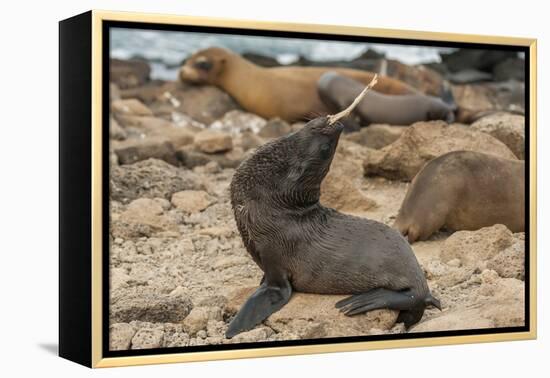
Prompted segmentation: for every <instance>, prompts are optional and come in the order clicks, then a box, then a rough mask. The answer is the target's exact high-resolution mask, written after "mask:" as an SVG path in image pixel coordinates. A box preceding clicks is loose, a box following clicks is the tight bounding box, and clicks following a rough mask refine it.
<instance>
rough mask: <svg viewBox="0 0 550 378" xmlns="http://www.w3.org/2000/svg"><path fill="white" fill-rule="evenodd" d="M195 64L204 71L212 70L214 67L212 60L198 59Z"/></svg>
mask: <svg viewBox="0 0 550 378" xmlns="http://www.w3.org/2000/svg"><path fill="white" fill-rule="evenodd" d="M193 65H194V66H195V68H198V69H199V70H203V71H210V69H211V68H212V62H209V61H208V60H198V61H196V62H195V64H193Z"/></svg>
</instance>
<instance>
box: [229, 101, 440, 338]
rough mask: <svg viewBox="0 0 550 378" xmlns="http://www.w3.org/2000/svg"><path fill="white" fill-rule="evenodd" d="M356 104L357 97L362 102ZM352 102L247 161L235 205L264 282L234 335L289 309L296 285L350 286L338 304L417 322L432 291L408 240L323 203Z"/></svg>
mask: <svg viewBox="0 0 550 378" xmlns="http://www.w3.org/2000/svg"><path fill="white" fill-rule="evenodd" d="M352 106H353V105H352ZM347 114H349V112H348V111H347V110H346V111H343V112H341V113H339V114H336V115H334V116H328V117H327V116H323V117H318V118H315V119H314V120H312V121H310V122H308V123H307V124H306V125H305V126H304V127H303V128H301V129H300V130H299V131H296V132H294V133H292V134H289V135H287V136H283V137H281V138H279V139H276V140H274V141H271V142H268V143H266V144H264V145H262V146H260V147H259V148H258V149H257V150H256V151H255V152H254V154H253V155H252V156H250V157H249V158H248V159H247V160H245V161H244V162H243V163H241V165H240V166H239V167H238V168H237V170H236V172H235V175H234V176H233V179H232V181H231V187H230V192H231V205H232V207H233V211H234V214H235V220H236V223H237V228H238V229H239V232H240V234H241V237H242V239H243V242H244V245H245V247H246V249H247V251H248V252H249V253H250V255H251V257H252V259H253V260H254V261H255V262H256V264H258V266H259V267H260V268H261V269H262V270H263V272H264V277H263V279H262V281H261V283H260V287H259V288H258V289H257V290H256V291H255V292H254V294H252V296H251V297H250V298H249V299H248V300H247V301H246V302H245V303H244V305H243V306H242V307H241V309H240V310H239V312H238V313H237V315H236V316H235V318H234V319H233V320H232V321H231V323H230V324H229V328H228V330H227V332H226V336H227V337H233V336H235V335H236V334H238V333H240V332H244V331H246V330H249V329H251V328H253V327H254V326H256V325H257V324H259V323H260V322H262V321H263V320H264V319H266V318H267V317H268V316H269V315H271V314H272V313H274V312H275V311H278V310H279V309H281V308H282V307H283V306H284V305H285V304H286V303H287V302H288V301H289V299H290V297H291V295H292V292H293V291H299V292H304V293H317V294H350V295H351V296H350V297H348V298H346V299H344V300H342V301H340V302H338V303H337V304H336V307H337V308H339V309H340V311H342V312H344V313H345V314H346V315H355V314H360V313H365V312H368V311H371V310H375V309H381V308H387V309H393V310H398V311H400V313H399V317H398V318H397V321H398V322H404V323H405V326H406V327H407V328H408V327H410V326H412V325H414V324H415V323H417V322H418V321H420V319H421V318H422V315H423V314H424V309H425V308H426V307H427V306H430V305H434V306H436V307H440V304H439V301H438V300H437V299H436V298H434V297H432V295H431V294H430V290H429V288H428V285H427V282H426V278H425V277H424V273H423V271H422V268H421V267H420V265H419V264H418V261H417V260H416V257H415V255H414V252H413V251H412V249H411V247H410V245H409V244H408V243H407V241H406V240H405V239H404V238H403V237H402V236H401V235H400V234H399V233H398V232H397V231H396V230H393V229H392V228H390V227H388V226H386V225H384V224H382V223H379V222H376V221H373V220H369V219H365V218H359V217H354V216H350V215H346V214H342V213H340V212H338V211H336V210H333V209H329V208H326V207H324V206H323V205H322V204H320V203H319V196H320V187H321V183H322V181H323V179H324V178H325V176H326V175H327V173H328V171H329V169H330V165H331V163H332V159H333V158H334V153H335V151H336V147H337V145H338V140H339V138H340V134H341V133H342V130H343V125H342V124H341V123H340V122H338V120H339V119H340V118H342V117H345V116H346V115H347Z"/></svg>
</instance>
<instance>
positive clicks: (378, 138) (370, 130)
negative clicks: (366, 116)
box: [343, 125, 406, 150]
mask: <svg viewBox="0 0 550 378" xmlns="http://www.w3.org/2000/svg"><path fill="white" fill-rule="evenodd" d="M405 130H406V128H405V127H403V126H391V125H369V126H368V127H363V128H362V129H361V130H359V131H355V132H352V133H349V134H344V135H343V139H346V140H349V141H352V142H355V143H357V144H360V145H362V146H365V147H368V148H373V149H375V150H378V149H380V148H382V147H386V146H387V145H388V144H391V143H393V142H395V141H396V140H397V139H399V137H400V136H401V134H403V132H404V131H405Z"/></svg>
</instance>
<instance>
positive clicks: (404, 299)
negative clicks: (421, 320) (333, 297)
mask: <svg viewBox="0 0 550 378" xmlns="http://www.w3.org/2000/svg"><path fill="white" fill-rule="evenodd" d="M416 302H417V300H416V299H415V298H414V296H411V295H407V294H405V293H400V292H397V291H392V290H388V289H383V288H378V289H373V290H369V291H368V292H366V293H364V294H357V295H352V296H351V297H348V298H345V299H343V300H341V301H339V302H338V303H336V308H339V309H340V311H342V312H343V313H344V314H346V315H348V316H351V315H356V314H361V313H363V312H367V311H371V310H377V309H381V308H389V309H392V310H408V309H410V308H412V307H414V305H415V304H416Z"/></svg>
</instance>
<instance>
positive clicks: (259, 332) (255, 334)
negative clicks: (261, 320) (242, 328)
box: [231, 327, 274, 344]
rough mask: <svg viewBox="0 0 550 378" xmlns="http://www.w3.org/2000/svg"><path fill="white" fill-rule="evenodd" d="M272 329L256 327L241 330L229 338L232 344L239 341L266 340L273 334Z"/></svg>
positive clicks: (239, 342) (253, 341)
mask: <svg viewBox="0 0 550 378" xmlns="http://www.w3.org/2000/svg"><path fill="white" fill-rule="evenodd" d="M273 333H274V332H273V330H272V329H271V328H269V327H258V328H254V329H253V330H250V331H247V332H242V333H239V334H238V335H236V336H235V337H233V338H232V339H231V343H233V344H241V343H255V342H258V341H266V340H268V339H269V337H270V336H271V335H273Z"/></svg>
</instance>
